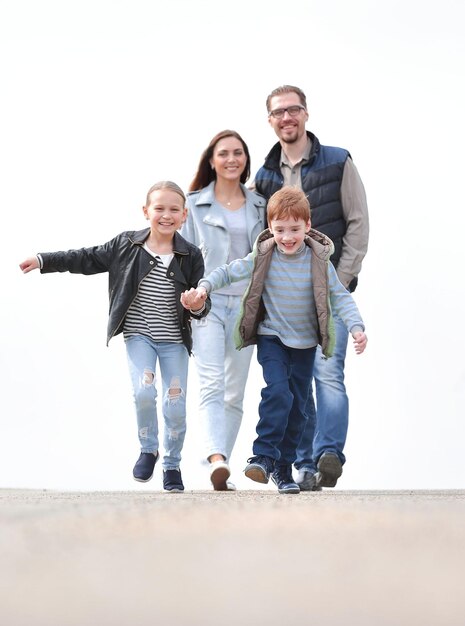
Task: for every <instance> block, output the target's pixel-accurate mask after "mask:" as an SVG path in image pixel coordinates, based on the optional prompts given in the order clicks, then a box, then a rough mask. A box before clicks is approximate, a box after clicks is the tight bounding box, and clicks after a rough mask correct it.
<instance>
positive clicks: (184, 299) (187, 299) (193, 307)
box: [181, 287, 207, 313]
mask: <svg viewBox="0 0 465 626" xmlns="http://www.w3.org/2000/svg"><path fill="white" fill-rule="evenodd" d="M206 299H207V291H206V289H205V287H197V289H194V288H193V287H192V288H191V289H189V291H185V292H184V293H182V294H181V304H182V306H183V307H184V308H185V309H189V310H190V311H192V312H193V313H195V311H200V309H201V308H202V307H203V305H204V302H205V300H206Z"/></svg>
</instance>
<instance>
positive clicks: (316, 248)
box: [255, 228, 334, 261]
mask: <svg viewBox="0 0 465 626" xmlns="http://www.w3.org/2000/svg"><path fill="white" fill-rule="evenodd" d="M304 241H305V243H306V244H307V246H309V247H310V248H312V250H313V252H314V253H315V254H316V255H317V256H318V257H319V258H321V259H323V260H325V261H328V260H329V258H330V256H331V255H332V254H333V252H334V244H333V242H332V241H331V239H330V238H329V237H327V236H326V235H324V234H323V233H320V231H318V230H315V229H314V228H311V229H310V232H309V233H308V235H306V236H305V239H304ZM255 244H256V249H257V252H258V254H267V252H269V250H270V249H271V248H273V247H274V246H275V245H276V244H275V241H274V239H273V235H272V234H271V232H270V229H269V228H267V229H265V230H264V231H263V232H261V233H260V235H259V236H258V238H257V241H256V242H255Z"/></svg>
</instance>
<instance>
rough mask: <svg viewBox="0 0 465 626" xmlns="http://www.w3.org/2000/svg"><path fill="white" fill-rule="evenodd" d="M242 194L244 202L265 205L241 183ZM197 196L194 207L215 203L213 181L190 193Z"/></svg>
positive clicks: (262, 200) (263, 201)
mask: <svg viewBox="0 0 465 626" xmlns="http://www.w3.org/2000/svg"><path fill="white" fill-rule="evenodd" d="M240 185H241V189H242V193H243V194H244V196H245V200H246V202H251V203H252V204H254V205H255V206H264V205H265V204H266V202H265V199H264V198H262V197H261V196H260V195H258V194H257V193H254V194H252V193H251V191H250V190H249V189H247V187H246V186H245V185H243V184H242V183H240ZM192 193H194V194H197V198H196V199H195V206H199V205H201V204H206V205H212V204H213V203H214V202H215V181H214V180H212V182H211V183H210V184H209V185H207V186H206V187H204V188H203V189H201V190H200V191H194V192H192Z"/></svg>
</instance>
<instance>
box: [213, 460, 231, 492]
mask: <svg viewBox="0 0 465 626" xmlns="http://www.w3.org/2000/svg"><path fill="white" fill-rule="evenodd" d="M230 476H231V470H230V469H229V465H228V464H227V463H226V461H213V463H210V480H211V483H212V485H213V489H214V490H215V491H229V489H228V482H227V481H228V478H229V477H230Z"/></svg>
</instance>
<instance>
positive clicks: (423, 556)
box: [0, 489, 465, 626]
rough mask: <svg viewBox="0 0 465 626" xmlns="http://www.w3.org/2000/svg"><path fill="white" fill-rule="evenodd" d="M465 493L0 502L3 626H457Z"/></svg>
mask: <svg viewBox="0 0 465 626" xmlns="http://www.w3.org/2000/svg"><path fill="white" fill-rule="evenodd" d="M464 527H465V491H395V492H394V491H389V492H386V491H383V492H382V491H369V492H367V491H365V492H358V491H338V490H325V491H323V492H320V493H301V494H300V495H298V496H280V495H278V494H277V493H275V492H272V491H253V490H250V491H239V492H236V493H214V492H211V491H208V492H207V491H195V492H186V493H184V494H167V493H163V492H157V491H153V492H147V491H144V492H143V493H141V492H138V491H130V492H104V493H101V492H89V493H74V492H52V491H45V490H44V491H40V490H31V491H29V490H11V489H3V490H0V549H1V552H0V555H1V560H0V623H1V624H2V625H3V626H78V625H79V626H92V625H93V624H95V625H97V624H98V625H99V626H107V625H108V626H126V625H127V626H129V625H131V626H133V625H134V626H145V625H149V624H150V625H157V624H163V625H165V626H200V625H202V626H210V625H211V626H213V625H214V624H215V625H216V624H219V625H223V626H233V625H234V626H236V625H237V626H239V625H241V626H248V625H250V626H252V625H254V626H275V625H279V626H283V625H285V626H294V625H299V626H300V625H313V624H315V625H318V626H320V625H326V626H339V625H341V626H342V625H344V626H348V625H350V626H352V625H354V626H355V625H356V626H365V625H366V626H396V625H400V626H403V625H407V624H408V625H409V626H416V625H417V624H418V626H420V625H421V626H429V625H431V626H442V625H444V626H455V625H457V626H459V625H460V626H463V624H464V623H465V593H464V591H463V589H464V585H463V570H464V565H465V531H464Z"/></svg>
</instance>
